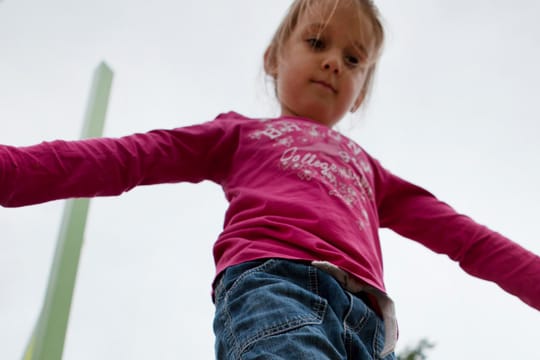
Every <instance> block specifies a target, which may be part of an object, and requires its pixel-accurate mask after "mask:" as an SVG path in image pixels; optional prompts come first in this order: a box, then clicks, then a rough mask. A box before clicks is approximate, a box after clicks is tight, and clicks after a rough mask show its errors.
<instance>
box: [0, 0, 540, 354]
mask: <svg viewBox="0 0 540 360" xmlns="http://www.w3.org/2000/svg"><path fill="white" fill-rule="evenodd" d="M383 37H384V36H383V30H382V27H381V25H380V21H379V17H378V14H377V11H376V9H375V7H374V6H373V5H372V4H371V2H370V1H367V0H336V1H327V0H312V1H309V0H298V1H295V2H294V3H293V4H292V6H291V8H290V10H289V12H288V14H287V16H286V17H285V19H284V20H283V22H282V24H281V25H280V27H279V28H278V30H277V32H276V34H275V36H274V38H273V40H272V42H271V44H270V45H269V47H268V49H267V51H266V53H265V57H264V67H265V71H266V72H267V74H268V75H270V76H271V77H272V78H273V79H274V80H275V91H276V95H277V98H278V99H279V103H280V106H281V116H280V117H279V118H274V119H249V118H247V117H245V116H242V115H240V114H237V113H234V112H230V113H226V114H222V115H220V116H218V117H217V118H216V119H215V120H214V121H211V122H208V123H205V124H201V125H195V126H190V127H185V128H179V129H174V130H170V131H165V130H158V131H152V132H149V133H147V134H136V135H132V136H127V137H123V138H120V139H92V140H85V141H76V142H64V141H56V142H50V143H42V144H40V145H36V146H31V147H25V148H15V147H10V146H1V147H0V204H1V205H2V206H23V205H29V204H36V203H41V202H45V201H50V200H54V199H61V198H68V197H89V196H110V195H118V194H120V193H122V192H124V191H127V190H129V189H131V188H133V187H135V186H138V185H147V184H156V183H172V182H179V181H189V182H199V181H202V180H205V179H209V180H212V181H214V182H216V183H218V184H220V185H221V186H222V187H223V190H224V192H225V194H226V197H227V199H228V201H229V208H228V210H227V213H226V215H225V223H224V229H223V232H222V233H221V235H220V236H219V238H218V240H217V241H216V243H215V247H214V258H215V262H216V268H217V270H216V279H215V281H214V300H215V303H216V315H215V321H214V330H215V333H216V353H217V357H218V358H219V359H255V358H259V359H279V358H282V359H347V358H348V359H393V358H394V355H393V349H394V346H395V343H396V340H397V324H396V320H395V316H394V309H393V303H392V301H391V299H390V295H389V294H387V292H386V289H385V286H384V281H383V276H382V260H381V249H380V244H379V238H378V228H379V227H387V228H390V229H392V230H394V231H396V232H398V233H400V234H402V235H404V236H407V237H409V238H411V239H414V240H416V241H419V242H421V243H422V244H424V245H426V246H427V247H429V248H431V249H432V250H434V251H436V252H439V253H444V254H447V255H449V256H450V257H451V258H452V259H454V260H456V261H459V263H460V265H461V266H462V267H463V268H464V269H465V270H466V271H467V272H469V273H471V274H472V275H474V276H477V277H480V278H483V279H487V280H491V281H494V282H496V283H497V284H499V285H500V286H501V287H502V288H503V289H505V290H506V291H508V292H509V293H512V294H514V295H516V296H518V297H519V298H521V299H522V300H523V301H524V302H525V303H527V304H529V305H530V306H532V307H534V308H536V309H540V258H539V257H538V256H536V255H534V254H532V253H530V252H528V251H526V250H525V249H523V248H521V247H520V246H518V245H517V244H514V243H512V242H511V241H510V240H508V239H506V238H504V237H503V236H501V235H499V234H497V233H495V232H492V231H490V230H489V229H487V228H485V227H483V226H480V225H478V224H476V223H474V222H473V221H472V220H471V219H469V218H468V217H465V216H463V215H460V214H457V213H456V212H455V211H454V210H453V209H452V208H450V207H449V206H448V205H446V204H444V203H442V202H440V201H438V200H437V199H436V198H435V197H433V195H431V194H430V193H428V192H427V191H425V190H423V189H422V188H420V187H418V186H415V185H413V184H410V183H408V182H406V181H404V180H402V179H400V178H399V177H397V176H395V175H393V174H392V173H390V172H389V171H388V170H386V169H385V168H383V167H382V166H381V164H380V163H379V162H378V161H377V160H375V159H374V158H373V157H371V156H370V155H369V154H368V153H367V152H366V151H365V150H364V149H362V148H361V147H360V146H359V145H358V144H356V143H354V142H353V141H352V140H350V139H348V138H346V137H344V136H343V135H341V134H339V133H338V132H336V131H334V130H333V129H332V127H333V126H334V125H335V124H337V123H338V122H339V120H340V119H341V118H342V117H343V116H344V115H345V114H346V113H347V112H349V111H352V112H354V111H356V110H358V109H359V108H360V107H361V105H362V104H363V102H364V100H365V98H366V96H367V95H368V94H369V89H370V85H371V84H372V80H373V74H374V71H375V67H376V64H377V60H378V57H379V54H380V50H381V48H382V43H383Z"/></svg>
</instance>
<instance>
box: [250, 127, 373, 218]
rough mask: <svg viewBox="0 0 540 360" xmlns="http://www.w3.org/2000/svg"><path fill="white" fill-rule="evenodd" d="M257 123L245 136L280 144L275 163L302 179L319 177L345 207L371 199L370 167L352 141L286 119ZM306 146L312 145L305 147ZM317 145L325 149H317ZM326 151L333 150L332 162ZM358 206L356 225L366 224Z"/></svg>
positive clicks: (327, 130) (337, 134) (320, 128)
mask: <svg viewBox="0 0 540 360" xmlns="http://www.w3.org/2000/svg"><path fill="white" fill-rule="evenodd" d="M261 125H263V126H264V128H263V129H261V130H256V131H253V132H252V133H251V134H250V135H249V137H250V138H251V139H254V140H261V139H264V138H267V139H270V140H271V141H272V142H273V143H274V146H278V147H284V148H285V149H284V150H283V152H282V153H281V157H280V159H279V166H280V167H281V168H282V169H283V170H293V171H295V172H296V174H297V176H298V177H299V178H300V179H301V180H304V181H311V180H313V179H314V178H319V179H321V181H323V182H324V183H326V184H328V185H329V186H330V188H331V189H330V191H329V195H330V196H334V197H336V198H338V199H340V200H341V201H343V202H344V203H345V204H347V205H348V206H353V205H354V204H356V203H358V202H359V201H361V202H362V203H365V202H367V201H369V200H372V199H373V191H372V189H371V185H370V184H369V182H368V181H367V180H366V174H368V173H371V167H370V166H369V164H368V163H367V162H366V161H365V160H364V159H363V157H362V156H360V155H361V154H362V149H361V147H360V146H359V145H358V144H356V143H355V142H354V141H352V140H349V139H347V138H345V137H344V136H342V135H341V134H340V133H338V132H337V131H334V130H332V129H326V128H324V127H322V126H320V125H314V124H307V123H306V124H302V123H295V122H291V121H287V120H281V121H274V122H271V123H269V122H261ZM310 145H313V146H311V148H310V149H309V151H308V150H306V147H308V146H310ZM327 145H332V146H327ZM319 147H320V148H321V149H322V148H324V149H325V150H326V151H324V152H321V151H317V149H318V148H319ZM329 151H335V154H334V156H335V161H332V160H331V159H330V160H329V159H328V158H329V156H332V154H331V153H330V154H329V153H328V152H329ZM323 154H324V155H323ZM358 205H360V204H358ZM360 208H361V209H362V216H361V218H359V219H358V225H359V226H360V227H361V228H364V227H365V226H367V224H368V214H367V212H366V210H365V209H364V206H360Z"/></svg>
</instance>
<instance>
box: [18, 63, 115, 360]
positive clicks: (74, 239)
mask: <svg viewBox="0 0 540 360" xmlns="http://www.w3.org/2000/svg"><path fill="white" fill-rule="evenodd" d="M112 78H113V73H112V71H111V69H110V68H109V67H108V66H107V65H106V64H105V63H104V62H102V63H101V64H99V66H98V67H97V69H96V71H95V74H94V80H93V84H92V89H91V92H90V98H89V101H88V105H87V110H86V114H85V120H84V127H83V130H82V134H81V138H91V137H100V136H102V134H103V126H104V124H105V117H106V113H107V106H108V103H109V95H110V92H111V85H112ZM89 205H90V201H89V199H75V200H68V201H66V204H65V208H64V215H63V218H62V225H61V227H60V233H59V235H58V242H57V245H56V251H55V254H54V259H53V263H52V267H51V272H50V274H49V283H48V286H47V291H46V294H45V300H44V302H43V307H42V309H41V314H40V316H39V319H38V322H37V324H36V326H35V328H34V331H33V334H32V338H31V340H30V342H29V344H28V346H27V348H26V351H25V354H24V357H23V360H61V359H62V353H63V350H64V340H65V337H66V330H67V325H68V320H69V311H70V308H71V300H72V297H73V289H74V287H75V280H76V277H77V268H78V265H79V258H80V254H81V247H82V244H83V238H84V229H85V226H86V219H87V215H88V207H89Z"/></svg>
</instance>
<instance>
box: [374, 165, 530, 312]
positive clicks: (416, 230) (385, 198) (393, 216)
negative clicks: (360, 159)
mask: <svg viewBox="0 0 540 360" xmlns="http://www.w3.org/2000/svg"><path fill="white" fill-rule="evenodd" d="M374 164H375V165H374V168H375V169H376V171H375V186H376V188H377V191H376V193H377V205H378V211H379V217H380V225H381V227H388V228H390V229H392V230H394V231H395V232H397V233H399V234H400V235H402V236H405V237H407V238H410V239H413V240H416V241H418V242H420V243H421V244H423V245H425V246H426V247H428V248H429V249H431V250H433V251H435V252H437V253H441V254H446V255H448V256H449V257H450V258H451V259H452V260H454V261H457V262H458V263H459V264H460V266H461V267H462V268H463V269H464V270H465V271H466V272H468V273H469V274H471V275H473V276H476V277H478V278H481V279H484V280H489V281H493V282H495V283H497V284H498V285H499V286H500V287H502V288H503V289H504V290H505V291H507V292H509V293H511V294H513V295H516V296H518V297H519V298H520V299H521V300H522V301H524V302H525V303H527V304H529V305H530V306H532V307H534V308H536V309H538V310H540V257H539V256H538V255H536V254H534V253H532V252H530V251H528V250H526V249H524V248H523V247H522V246H520V245H518V244H517V243H515V242H512V241H511V240H510V239H508V238H506V237H504V236H503V235H501V234H499V233H497V232H495V231H492V230H490V229H488V228H487V227H485V226H482V225H480V224H478V223H476V222H475V221H473V220H472V219H471V218H469V217H467V216H465V215H462V214H459V213H457V212H456V211H455V210H454V209H453V208H452V207H450V206H449V205H447V204H445V203H444V202H442V201H440V200H438V199H437V198H436V197H435V196H433V195H432V194H431V193H429V192H428V191H426V190H424V189H422V188H420V187H418V186H416V185H413V184H411V183H409V182H407V181H405V180H403V179H401V178H399V177H397V176H395V175H393V174H391V173H390V172H388V171H387V170H385V169H383V168H382V167H381V166H380V165H379V164H378V162H376V161H374Z"/></svg>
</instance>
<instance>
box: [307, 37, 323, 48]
mask: <svg viewBox="0 0 540 360" xmlns="http://www.w3.org/2000/svg"><path fill="white" fill-rule="evenodd" d="M306 41H307V43H308V44H309V45H310V46H311V47H312V48H313V49H316V50H321V49H324V42H323V41H322V40H321V39H317V38H311V39H307V40H306Z"/></svg>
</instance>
